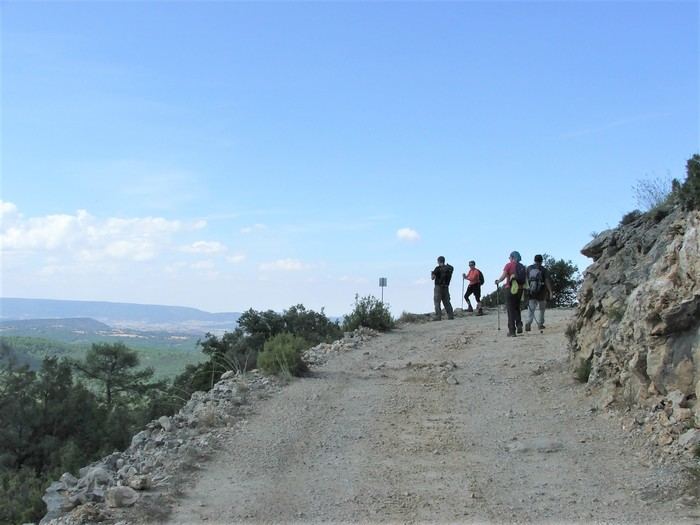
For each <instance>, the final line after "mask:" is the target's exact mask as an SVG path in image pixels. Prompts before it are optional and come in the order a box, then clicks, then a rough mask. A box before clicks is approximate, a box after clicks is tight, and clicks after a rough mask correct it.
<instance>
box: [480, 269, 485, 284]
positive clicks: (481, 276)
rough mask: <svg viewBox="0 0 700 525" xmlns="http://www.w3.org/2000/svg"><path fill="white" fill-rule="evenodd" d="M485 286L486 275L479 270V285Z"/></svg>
mask: <svg viewBox="0 0 700 525" xmlns="http://www.w3.org/2000/svg"><path fill="white" fill-rule="evenodd" d="M482 284H484V274H483V273H481V270H479V285H482Z"/></svg>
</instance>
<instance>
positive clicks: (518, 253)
mask: <svg viewBox="0 0 700 525" xmlns="http://www.w3.org/2000/svg"><path fill="white" fill-rule="evenodd" d="M510 256H511V257H512V258H513V259H515V260H516V261H518V262H520V261H521V260H522V257H520V252H510Z"/></svg>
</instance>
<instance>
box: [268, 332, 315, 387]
mask: <svg viewBox="0 0 700 525" xmlns="http://www.w3.org/2000/svg"><path fill="white" fill-rule="evenodd" d="M308 347H309V344H308V343H307V342H306V340H305V339H303V338H301V337H299V336H296V335H292V334H290V333H287V332H283V333H281V334H277V335H276V336H274V337H272V338H271V339H269V340H268V341H266V342H265V346H264V347H263V351H262V352H260V354H258V366H259V367H260V369H261V370H262V371H263V372H265V373H266V374H281V375H284V376H288V377H289V376H297V377H298V376H301V375H302V374H303V373H304V372H306V371H308V369H309V368H308V366H307V364H306V363H305V362H304V360H303V359H302V357H301V354H302V352H303V351H304V350H306V349H307V348H308Z"/></svg>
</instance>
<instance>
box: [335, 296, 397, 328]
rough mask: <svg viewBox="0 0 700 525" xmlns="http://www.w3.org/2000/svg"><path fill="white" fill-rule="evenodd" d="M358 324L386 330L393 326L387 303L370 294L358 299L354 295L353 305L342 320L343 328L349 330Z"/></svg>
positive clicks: (357, 326)
mask: <svg viewBox="0 0 700 525" xmlns="http://www.w3.org/2000/svg"><path fill="white" fill-rule="evenodd" d="M360 326H365V327H367V328H372V329H374V330H379V331H380V332H386V331H387V330H391V329H392V328H394V320H393V319H392V317H391V313H390V312H389V305H386V304H384V303H382V302H381V301H380V300H379V299H377V298H376V297H374V296H372V295H368V296H367V297H363V298H361V299H360V296H359V295H355V306H354V308H353V310H352V312H351V313H350V314H348V315H347V316H345V319H344V320H343V330H345V331H346V332H351V331H353V330H355V329H356V328H359V327H360Z"/></svg>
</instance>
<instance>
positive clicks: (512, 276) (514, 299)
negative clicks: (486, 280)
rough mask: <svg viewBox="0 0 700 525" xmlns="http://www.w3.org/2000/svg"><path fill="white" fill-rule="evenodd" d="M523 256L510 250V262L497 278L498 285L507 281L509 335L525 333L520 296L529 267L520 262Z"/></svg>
mask: <svg viewBox="0 0 700 525" xmlns="http://www.w3.org/2000/svg"><path fill="white" fill-rule="evenodd" d="M521 260H522V257H520V253H519V252H517V251H513V252H510V256H509V257H508V262H507V263H506V265H505V266H504V267H503V273H502V274H501V276H500V277H499V278H498V279H496V286H498V285H499V284H500V283H501V281H503V280H504V279H505V281H506V286H505V290H506V312H507V313H508V334H507V335H508V337H515V333H516V329H517V333H519V334H522V333H523V321H522V318H521V314H520V298H521V297H522V294H523V287H524V286H525V281H526V280H527V269H526V268H525V266H524V265H523V264H522V263H521V262H520V261H521Z"/></svg>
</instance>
